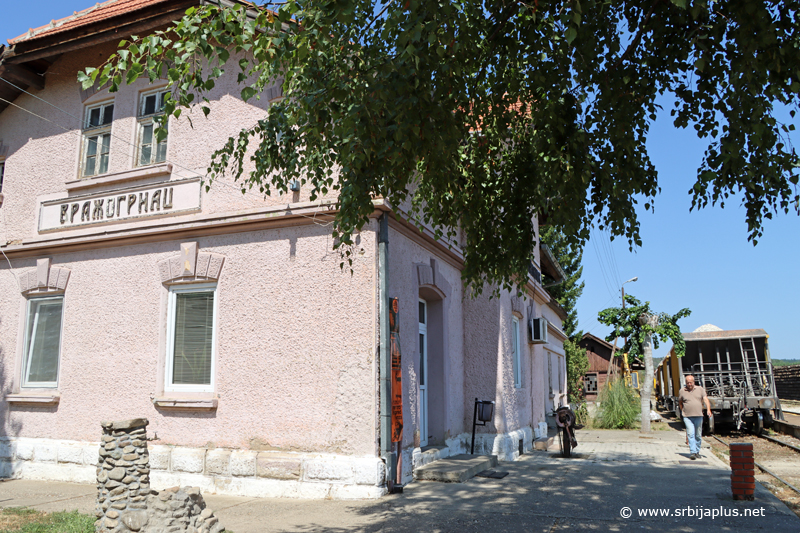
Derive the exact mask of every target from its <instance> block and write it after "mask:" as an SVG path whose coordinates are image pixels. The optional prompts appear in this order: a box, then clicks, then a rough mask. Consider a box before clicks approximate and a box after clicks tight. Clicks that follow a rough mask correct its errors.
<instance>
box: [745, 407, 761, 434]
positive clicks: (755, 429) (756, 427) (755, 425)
mask: <svg viewBox="0 0 800 533" xmlns="http://www.w3.org/2000/svg"><path fill="white" fill-rule="evenodd" d="M747 429H749V430H750V433H752V434H753V435H755V436H756V437H758V436H760V435H761V433H762V432H763V431H764V415H763V414H761V413H760V412H758V411H757V412H755V413H753V416H752V417H751V419H750V422H748V424H747Z"/></svg>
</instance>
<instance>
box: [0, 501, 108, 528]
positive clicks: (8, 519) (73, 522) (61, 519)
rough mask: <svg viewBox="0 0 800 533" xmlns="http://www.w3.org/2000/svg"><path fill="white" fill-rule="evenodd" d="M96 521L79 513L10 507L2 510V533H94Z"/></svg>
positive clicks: (0, 515)
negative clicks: (46, 511) (48, 511)
mask: <svg viewBox="0 0 800 533" xmlns="http://www.w3.org/2000/svg"><path fill="white" fill-rule="evenodd" d="M95 520H96V519H95V517H94V516H90V515H86V514H80V513H79V512H78V511H71V512H66V511H61V512H58V513H43V512H41V511H37V510H35V509H28V508H25V507H8V508H6V509H2V510H0V533H93V532H94V530H95V528H94V522H95Z"/></svg>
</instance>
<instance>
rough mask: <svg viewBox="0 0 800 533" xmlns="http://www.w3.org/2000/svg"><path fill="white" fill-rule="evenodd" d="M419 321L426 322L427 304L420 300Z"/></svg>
mask: <svg viewBox="0 0 800 533" xmlns="http://www.w3.org/2000/svg"><path fill="white" fill-rule="evenodd" d="M419 323H420V324H426V322H425V304H424V303H422V302H420V303H419Z"/></svg>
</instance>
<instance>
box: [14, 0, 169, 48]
mask: <svg viewBox="0 0 800 533" xmlns="http://www.w3.org/2000/svg"><path fill="white" fill-rule="evenodd" d="M172 1H173V0H107V1H106V2H102V3H99V4H95V5H94V6H92V7H90V8H87V9H84V10H83V11H76V12H75V13H74V14H72V15H70V16H68V17H64V18H63V19H59V20H52V21H50V24H47V25H45V26H41V27H39V28H35V29H31V30H28V32H27V33H23V34H22V35H20V36H18V37H14V38H13V39H9V40H8V43H9V44H12V45H13V44H17V43H20V42H26V41H32V40H34V39H38V38H40V37H46V36H50V35H53V34H55V33H60V32H64V31H68V30H72V29H75V28H79V27H81V26H86V25H88V24H91V23H93V22H98V21H101V20H105V19H109V18H112V17H116V16H119V15H124V14H126V13H131V12H133V11H138V10H140V9H145V8H147V7H150V6H153V5H156V4H166V3H169V2H172Z"/></svg>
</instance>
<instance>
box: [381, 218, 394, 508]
mask: <svg viewBox="0 0 800 533" xmlns="http://www.w3.org/2000/svg"><path fill="white" fill-rule="evenodd" d="M388 271H389V214H388V213H384V214H383V215H381V218H380V230H379V233H378V298H379V299H380V304H379V307H378V309H379V311H378V312H379V314H380V386H381V388H380V395H381V396H380V399H381V404H380V407H381V413H380V416H381V429H380V431H381V433H380V441H381V458H382V459H383V462H384V463H385V464H386V488H387V489H388V490H389V492H394V490H393V489H394V481H395V480H396V479H397V472H396V468H395V467H396V465H397V461H396V458H395V453H394V452H393V451H392V381H391V379H390V377H391V372H392V354H391V353H390V348H389V294H388V291H389V279H388Z"/></svg>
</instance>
